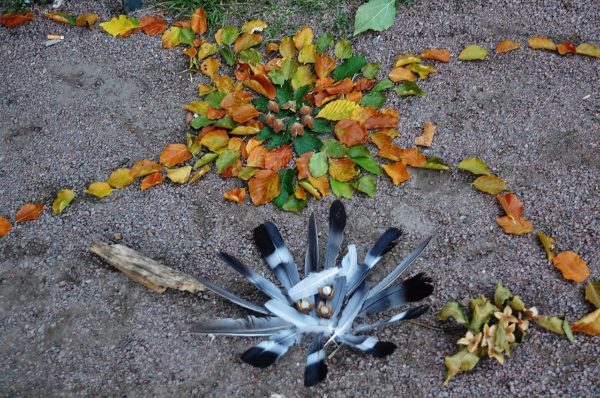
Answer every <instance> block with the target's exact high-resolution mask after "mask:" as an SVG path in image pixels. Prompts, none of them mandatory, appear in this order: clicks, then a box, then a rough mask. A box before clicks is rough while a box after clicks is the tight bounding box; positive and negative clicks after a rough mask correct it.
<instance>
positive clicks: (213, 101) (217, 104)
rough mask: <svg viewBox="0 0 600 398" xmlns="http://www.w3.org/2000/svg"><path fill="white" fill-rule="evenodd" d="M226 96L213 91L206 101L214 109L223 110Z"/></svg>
mask: <svg viewBox="0 0 600 398" xmlns="http://www.w3.org/2000/svg"><path fill="white" fill-rule="evenodd" d="M226 95H227V94H225V93H222V92H220V91H212V92H210V93H208V94H207V95H206V98H205V99H204V100H205V101H206V102H207V103H208V105H210V106H212V107H213V108H216V109H221V101H223V98H225V96H226Z"/></svg>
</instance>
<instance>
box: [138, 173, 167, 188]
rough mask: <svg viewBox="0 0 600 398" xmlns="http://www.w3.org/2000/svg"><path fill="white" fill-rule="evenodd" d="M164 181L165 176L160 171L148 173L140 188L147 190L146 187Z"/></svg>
mask: <svg viewBox="0 0 600 398" xmlns="http://www.w3.org/2000/svg"><path fill="white" fill-rule="evenodd" d="M162 182H163V177H162V175H161V174H160V173H152V174H148V175H147V176H146V177H144V179H143V180H142V182H141V183H140V189H141V190H142V191H145V190H146V189H148V188H151V187H153V186H155V185H158V184H162Z"/></svg>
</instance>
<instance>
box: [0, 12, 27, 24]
mask: <svg viewBox="0 0 600 398" xmlns="http://www.w3.org/2000/svg"><path fill="white" fill-rule="evenodd" d="M28 21H33V13H32V12H31V11H30V12H27V13H18V12H16V13H12V14H4V15H0V25H4V26H6V27H7V28H14V27H15V26H19V25H22V24H24V23H25V22H28Z"/></svg>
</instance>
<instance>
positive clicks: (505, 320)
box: [494, 305, 517, 327]
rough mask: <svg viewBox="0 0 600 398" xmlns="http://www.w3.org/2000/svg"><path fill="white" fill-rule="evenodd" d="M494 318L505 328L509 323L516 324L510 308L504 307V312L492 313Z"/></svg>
mask: <svg viewBox="0 0 600 398" xmlns="http://www.w3.org/2000/svg"><path fill="white" fill-rule="evenodd" d="M494 316H495V317H496V318H498V319H499V320H500V323H501V324H502V326H503V327H506V326H507V325H508V324H509V323H511V322H512V323H517V318H515V317H514V315H513V314H512V308H510V306H508V305H507V306H506V307H504V312H494Z"/></svg>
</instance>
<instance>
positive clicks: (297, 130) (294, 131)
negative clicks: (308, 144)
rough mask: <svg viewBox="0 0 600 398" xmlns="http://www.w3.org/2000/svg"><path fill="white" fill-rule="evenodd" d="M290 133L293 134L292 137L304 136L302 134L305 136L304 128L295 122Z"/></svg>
mask: <svg viewBox="0 0 600 398" xmlns="http://www.w3.org/2000/svg"><path fill="white" fill-rule="evenodd" d="M290 133H292V137H296V136H298V135H302V134H304V126H303V125H301V124H300V123H298V122H295V123H294V124H292V127H291V129H290Z"/></svg>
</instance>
